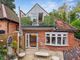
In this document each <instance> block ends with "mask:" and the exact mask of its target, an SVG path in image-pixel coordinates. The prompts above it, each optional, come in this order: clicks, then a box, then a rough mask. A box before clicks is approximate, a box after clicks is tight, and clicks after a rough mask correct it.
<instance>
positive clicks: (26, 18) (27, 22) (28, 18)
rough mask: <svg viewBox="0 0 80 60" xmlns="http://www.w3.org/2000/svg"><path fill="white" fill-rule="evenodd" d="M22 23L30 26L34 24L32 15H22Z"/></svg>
mask: <svg viewBox="0 0 80 60" xmlns="http://www.w3.org/2000/svg"><path fill="white" fill-rule="evenodd" d="M21 24H22V25H23V26H29V25H31V24H32V21H31V19H30V17H22V18H21Z"/></svg>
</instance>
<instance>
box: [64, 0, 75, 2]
mask: <svg viewBox="0 0 80 60" xmlns="http://www.w3.org/2000/svg"><path fill="white" fill-rule="evenodd" d="M65 1H66V2H72V1H74V0H65Z"/></svg>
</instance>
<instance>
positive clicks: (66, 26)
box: [55, 20, 77, 31]
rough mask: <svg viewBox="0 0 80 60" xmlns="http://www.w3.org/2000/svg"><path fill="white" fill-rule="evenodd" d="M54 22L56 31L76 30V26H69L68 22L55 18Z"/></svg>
mask: <svg viewBox="0 0 80 60" xmlns="http://www.w3.org/2000/svg"><path fill="white" fill-rule="evenodd" d="M55 24H56V29H57V30H58V31H76V30H77V29H76V28H74V27H72V26H70V25H69V24H68V23H66V22H64V21H62V20H57V21H56V22H55Z"/></svg>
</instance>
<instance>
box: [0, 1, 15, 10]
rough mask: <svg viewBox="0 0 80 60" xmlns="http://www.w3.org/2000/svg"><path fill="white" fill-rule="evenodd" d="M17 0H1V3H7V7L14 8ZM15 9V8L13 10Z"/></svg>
mask: <svg viewBox="0 0 80 60" xmlns="http://www.w3.org/2000/svg"><path fill="white" fill-rule="evenodd" d="M14 1H15V0H0V3H3V4H4V5H6V6H7V7H9V8H10V9H11V10H13V9H14V8H15V4H14ZM13 11H14V10H13Z"/></svg>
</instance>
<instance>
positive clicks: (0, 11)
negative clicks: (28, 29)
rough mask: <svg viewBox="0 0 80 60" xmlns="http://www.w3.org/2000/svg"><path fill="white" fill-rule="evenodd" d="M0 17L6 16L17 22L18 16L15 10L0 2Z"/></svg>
mask: <svg viewBox="0 0 80 60" xmlns="http://www.w3.org/2000/svg"><path fill="white" fill-rule="evenodd" d="M0 18H6V19H8V20H10V21H13V22H17V23H18V21H19V20H18V16H17V14H16V13H15V12H13V11H12V10H11V9H9V8H8V7H7V6H5V5H4V4H0Z"/></svg>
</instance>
